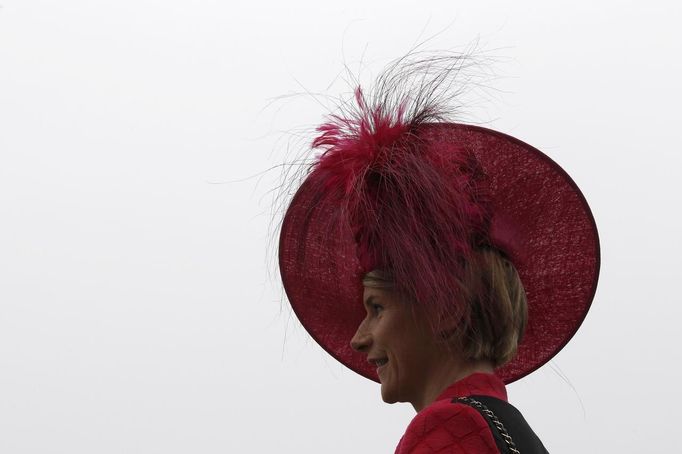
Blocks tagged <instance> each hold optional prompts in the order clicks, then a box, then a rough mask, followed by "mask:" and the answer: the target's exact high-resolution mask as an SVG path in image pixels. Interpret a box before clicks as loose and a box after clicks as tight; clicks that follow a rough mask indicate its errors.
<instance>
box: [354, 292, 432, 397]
mask: <svg viewBox="0 0 682 454" xmlns="http://www.w3.org/2000/svg"><path fill="white" fill-rule="evenodd" d="M363 301H364V305H365V310H366V316H365V318H364V320H363V321H362V323H361V324H360V326H359V327H358V329H357V332H356V333H355V335H354V336H353V339H352V340H351V347H353V349H355V350H357V351H359V352H362V353H365V354H366V355H367V361H368V362H370V363H371V364H372V365H374V366H375V367H376V368H377V369H376V370H377V374H378V376H379V381H380V382H381V396H382V398H383V400H384V402H387V403H395V402H414V401H415V399H419V398H420V396H421V393H423V392H424V391H423V390H424V388H425V382H426V379H427V378H428V377H429V375H430V373H431V372H432V371H433V370H434V368H435V366H437V364H438V363H439V362H440V361H441V360H442V356H441V355H442V351H443V350H442V348H439V346H438V345H436V342H435V341H434V336H433V335H432V334H431V331H430V329H429V328H428V325H427V323H426V320H425V318H423V317H419V316H416V317H415V315H413V311H412V309H411V307H410V306H409V304H408V303H406V302H404V301H402V300H401V299H400V298H399V297H398V296H397V295H396V294H395V293H394V292H393V291H391V290H390V289H379V288H371V287H365V290H364V295H363ZM414 312H417V311H414Z"/></svg>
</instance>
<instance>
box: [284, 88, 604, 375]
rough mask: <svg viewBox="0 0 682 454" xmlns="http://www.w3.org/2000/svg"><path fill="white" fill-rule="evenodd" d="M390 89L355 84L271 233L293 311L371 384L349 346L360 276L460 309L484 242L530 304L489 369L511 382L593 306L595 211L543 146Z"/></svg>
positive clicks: (546, 356) (358, 312) (562, 340)
mask: <svg viewBox="0 0 682 454" xmlns="http://www.w3.org/2000/svg"><path fill="white" fill-rule="evenodd" d="M397 86H399V84H396V87H397ZM431 88H433V87H431ZM395 94H396V93H395V90H394V91H391V92H390V96H386V92H384V96H379V97H378V98H376V99H375V101H374V103H373V104H372V105H371V106H369V104H368V103H367V101H366V99H365V97H364V96H363V94H362V92H361V91H360V89H358V90H357V91H356V103H357V107H358V108H357V109H356V111H354V112H353V113H351V114H347V115H343V116H341V115H339V116H333V117H332V118H331V120H330V121H329V122H328V123H325V124H324V125H322V126H321V127H320V128H318V130H319V131H320V132H321V135H320V136H319V137H318V138H317V139H316V140H315V141H314V142H313V147H314V148H315V147H316V148H322V149H323V150H324V151H323V153H322V154H321V155H320V156H319V157H318V158H317V159H316V161H315V163H314V164H313V165H312V166H311V168H310V171H309V173H308V174H307V176H306V178H305V180H304V181H303V183H302V184H301V186H300V187H299V189H298V191H297V192H296V194H295V196H294V197H293V199H292V201H291V203H290V205H289V207H288V209H287V212H286V215H285V217H284V221H283V223H282V228H281V233H280V245H279V265H280V272H281V275H282V281H283V284H284V289H285V291H286V293H287V296H288V299H289V301H290V303H291V306H292V308H293V310H294V312H295V313H296V315H297V317H298V319H299V320H300V321H301V323H302V324H303V326H304V327H305V328H306V330H307V331H308V332H309V333H310V334H311V336H312V337H313V338H314V339H315V340H316V341H317V343H318V344H320V346H322V348H324V349H325V350H326V351H327V352H328V353H329V354H331V355H332V356H333V357H334V358H336V359H337V360H339V361H340V362H342V363H343V364H344V365H346V366H348V367H349V368H351V369H352V370H354V371H355V372H357V373H359V374H361V375H363V376H365V377H367V378H370V379H372V380H374V381H378V377H377V375H376V371H375V369H374V368H373V367H372V366H371V365H370V364H368V363H367V362H366V358H365V356H364V355H363V354H361V353H358V352H355V351H354V350H352V349H351V347H350V344H349V343H350V339H351V338H352V337H353V334H354V333H355V331H356V329H357V327H358V325H359V324H360V322H361V321H362V319H363V318H364V315H365V312H364V307H363V303H362V292H363V287H362V277H363V276H364V274H365V273H367V272H369V271H371V270H373V269H377V268H378V269H382V270H390V273H391V277H392V280H393V281H394V282H395V284H396V286H397V288H398V290H399V291H400V292H402V293H403V294H406V295H408V296H410V298H411V300H412V301H415V302H416V303H417V304H423V305H425V306H428V308H429V309H431V310H433V311H435V312H437V313H458V314H460V315H461V314H462V313H463V312H462V309H463V303H462V302H461V301H459V300H458V298H457V295H456V291H454V290H452V289H456V288H457V284H458V282H459V281H458V279H459V276H460V275H461V272H462V269H463V267H464V265H465V263H466V260H467V258H468V257H470V254H471V253H472V251H474V250H475V249H477V248H478V247H493V248H495V249H497V250H499V251H501V252H502V253H503V254H504V255H505V256H507V257H508V258H509V259H510V260H511V261H512V262H513V263H514V265H515V267H516V269H517V271H518V273H519V276H520V278H521V282H522V283H523V286H524V288H525V291H526V296H527V299H528V323H527V326H526V331H525V334H524V337H523V340H522V342H521V343H520V344H519V347H518V353H517V355H516V356H515V357H514V358H513V359H512V360H511V361H510V362H509V363H507V364H505V365H503V366H502V367H500V368H498V369H497V370H496V374H497V375H498V376H500V377H501V378H502V379H503V380H504V381H505V382H506V383H510V382H513V381H515V380H518V379H519V378H521V377H523V376H525V375H527V374H529V373H531V372H533V371H534V370H535V369H537V368H539V367H540V366H542V365H543V364H545V363H546V362H547V361H549V360H550V359H551V358H552V357H553V356H554V355H556V354H557V353H558V352H559V351H560V350H561V349H562V348H563V347H564V345H566V343H567V342H568V341H569V340H570V339H571V337H572V336H573V335H574V334H575V332H576V331H577V330H578V328H579V326H580V324H581V323H582V321H583V319H584V318H585V316H586V314H587V311H588V310H589V307H590V304H591V302H592V299H593V297H594V294H595V291H596V287H597V279H598V275H599V263H600V255H599V239H598V235H597V228H596V225H595V222H594V218H593V217H592V213H591V212H590V208H589V206H588V204H587V202H586V201H585V198H584V197H583V195H582V193H581V192H580V190H579V189H578V187H577V186H576V184H575V183H574V182H573V180H572V179H571V178H570V177H569V176H568V174H567V173H566V172H565V171H564V170H563V169H561V167H559V165H558V164H556V163H555V162H554V161H552V160H551V159H550V158H549V157H547V156H546V155H545V154H543V153H542V152H540V151H539V150H537V149H535V148H533V147H532V146H530V145H528V144H526V143H524V142H522V141H520V140H518V139H515V138H514V137H511V136H508V135H505V134H503V133H500V132H496V131H493V130H490V129H486V128H482V127H477V126H471V125H465V124H457V123H452V122H448V121H442V117H440V116H439V115H438V114H437V113H438V112H439V109H437V108H436V107H435V103H433V102H429V101H428V100H427V102H424V100H423V98H420V97H415V96H414V93H409V94H405V95H404V96H402V97H401V96H398V97H396V96H395ZM413 99H418V101H417V102H412V103H411V100H413ZM392 100H393V102H398V104H397V106H396V107H395V108H390V107H389V104H391V102H392ZM396 100H397V101H396Z"/></svg>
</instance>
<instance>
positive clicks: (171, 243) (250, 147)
mask: <svg viewBox="0 0 682 454" xmlns="http://www.w3.org/2000/svg"><path fill="white" fill-rule="evenodd" d="M1 6H2V7H1V8H0V452H2V453H7V454H23V453H41V454H42V453H69V454H74V453H88V454H90V453H102V454H108V453H164V454H169V453H190V452H191V453H206V454H209V453H227V452H254V453H260V452H290V453H294V452H296V453H299V452H300V453H320V452H324V453H348V452H362V453H365V452H366V453H389V452H392V451H393V449H394V447H395V445H396V443H397V442H398V440H399V438H400V436H401V435H402V433H403V431H404V429H405V427H406V425H407V424H408V422H409V421H410V419H411V418H412V416H413V414H414V412H413V410H412V408H411V407H410V406H409V405H406V404H398V405H386V404H384V403H383V402H381V399H380V395H379V388H378V385H376V384H374V383H372V382H369V381H367V380H365V379H363V378H361V377H359V376H356V375H355V374H353V373H352V372H350V371H348V370H346V369H345V368H343V367H342V366H341V365H339V364H337V363H336V362H335V361H334V360H333V359H331V358H329V357H327V355H326V354H325V353H324V352H323V351H322V350H321V349H320V348H319V347H318V346H317V345H316V344H315V343H314V342H313V341H312V340H310V339H309V337H308V336H307V334H306V333H305V331H304V330H303V329H302V328H301V327H300V325H299V324H298V322H297V321H296V320H295V318H294V317H293V316H292V314H291V311H290V310H289V309H288V303H287V302H286V299H285V298H284V297H283V292H282V289H281V287H280V286H279V283H278V280H277V274H276V269H275V268H274V266H273V265H272V255H273V253H272V251H271V252H270V253H269V255H268V252H267V247H266V246H267V244H268V241H269V240H270V239H271V238H272V233H271V230H270V223H271V222H272V220H273V198H272V195H273V193H272V192H271V191H272V189H273V188H276V187H277V185H278V184H279V182H280V174H279V170H277V169H275V170H273V171H270V172H265V173H263V172H264V171H265V170H266V169H268V168H270V167H273V166H276V165H277V164H279V163H281V162H283V161H284V160H286V159H287V156H290V155H291V153H297V152H298V151H299V150H298V149H297V148H296V147H305V146H306V144H307V143H308V142H307V140H308V136H298V135H297V134H298V131H300V130H301V128H309V127H312V126H315V125H316V124H318V123H319V122H320V121H321V120H322V118H323V115H324V114H325V113H327V111H326V110H325V105H326V103H325V101H324V100H325V99H326V98H321V100H322V101H321V103H318V102H317V101H316V99H315V98H314V97H312V96H308V95H297V96H293V97H289V96H288V95H290V94H292V93H301V92H304V91H309V92H316V93H327V94H329V95H332V96H333V95H337V94H339V93H340V92H341V91H343V90H347V89H348V87H347V86H345V85H344V84H343V81H342V80H339V79H338V78H337V76H338V75H339V74H340V73H341V72H342V70H343V64H344V63H346V64H348V65H349V67H351V68H352V69H353V70H354V72H355V73H359V74H360V75H361V80H363V81H364V80H365V78H367V80H371V76H372V75H373V74H376V72H378V71H379V70H380V69H381V67H382V66H383V64H385V63H386V62H387V61H389V60H391V59H393V58H396V57H399V56H401V55H403V54H404V53H405V52H407V51H408V50H409V48H410V47H411V46H412V45H413V44H414V43H415V42H416V41H419V40H420V39H425V38H428V37H429V36H432V35H436V36H435V37H434V38H433V39H432V40H431V41H429V43H428V45H427V46H426V47H427V48H430V49H443V48H455V49H456V48H459V47H461V46H464V45H466V44H468V43H470V42H472V41H475V40H478V42H479V48H480V49H483V50H484V51H486V52H487V55H490V56H494V57H496V58H495V60H496V63H494V64H493V70H494V73H495V74H496V75H497V77H493V78H491V79H490V80H489V87H490V88H491V89H490V90H487V91H486V92H485V93H482V94H481V98H479V101H480V103H478V104H476V105H472V106H471V110H472V112H471V113H472V118H473V119H475V120H476V121H478V122H480V123H481V124H484V125H486V126H488V127H491V128H494V129H498V130H500V131H503V132H506V133H508V134H512V135H514V136H516V137H519V138H520V139H522V140H524V141H526V142H529V143H531V144H533V145H534V146H536V147H538V148H540V149H541V150H543V151H545V152H546V153H547V154H549V155H550V156H551V157H552V158H553V159H555V160H556V161H557V162H558V163H560V164H561V165H562V166H563V167H564V168H565V169H566V170H567V171H568V172H569V173H570V174H571V175H572V176H573V178H574V180H575V181H576V182H577V183H578V185H579V186H580V187H581V189H582V190H583V192H584V194H585V196H586V197H587V199H588V201H589V202H590V204H591V206H592V209H593V211H594V214H595V217H596V220H597V223H598V226H599V229H600V235H601V240H602V274H601V280H600V284H599V289H598V292H597V296H596V299H595V302H594V304H593V308H592V311H591V312H590V314H589V315H588V317H587V319H586V321H585V323H584V325H583V327H582V329H581V330H580V332H579V333H578V334H577V335H576V337H575V338H574V339H573V341H572V342H571V343H570V344H569V345H568V346H567V347H566V348H565V349H564V350H563V351H562V352H561V353H560V354H559V355H558V356H557V357H556V358H555V359H554V360H553V361H552V362H551V363H550V364H548V365H547V366H545V367H543V368H541V369H540V370H538V371H537V372H536V373H534V374H533V375H531V376H529V377H527V378H526V379H523V380H521V381H520V382H518V383H514V384H512V385H510V386H509V394H510V398H511V401H512V402H513V403H515V404H516V405H517V406H518V407H519V408H520V409H521V410H522V411H523V412H524V414H525V415H526V417H527V419H528V420H529V421H530V422H531V424H532V425H533V427H534V429H535V430H536V432H537V433H538V434H539V435H540V436H541V437H542V439H543V441H544V442H545V444H546V446H547V447H548V449H549V450H550V452H553V453H569V452H588V453H603V452H627V453H635V452H680V451H681V450H682V448H680V447H679V437H676V434H677V431H678V428H677V426H678V422H679V418H678V416H677V414H676V413H675V411H674V409H676V408H679V407H680V405H682V395H681V393H680V390H679V382H680V379H682V368H681V367H680V364H679V361H680V355H679V350H678V349H679V344H680V335H679V331H680V318H681V316H682V308H681V307H682V304H681V303H682V301H681V298H680V296H679V294H680V292H679V282H680V279H681V278H682V273H681V271H680V256H681V255H682V245H681V243H680V237H679V235H680V231H682V222H681V220H680V214H679V213H680V205H681V202H682V184H681V183H680V176H679V171H680V168H681V166H682V158H681V157H680V152H681V147H680V146H681V145H682V140H681V139H680V134H679V131H680V125H679V121H680V115H679V112H678V110H679V107H680V105H682V96H681V93H680V89H679V81H680V80H682V64H681V63H680V58H679V57H680V55H682V33H681V32H680V29H679V24H680V21H681V19H682V14H681V8H680V6H679V2H672V1H663V0H652V1H647V2H634V1H599V2H587V1H584V2H576V1H573V2H568V1H560V2H541V1H517V2H503V1H496V2H481V1H457V2H453V1H447V2H446V1H434V0H432V1H422V2H407V1H395V0H394V1H391V2H388V1H384V0H382V1H374V2H364V1H363V2H361V1H356V0H351V1H346V2H342V3H339V2H336V3H332V2H319V1H318V2H313V1H302V0H294V1H291V2H269V3H264V2H258V1H250V2H240V1H236V2H235V1H233V2H225V1H223V2H219V1H215V0H197V1H177V0H166V1H163V2H162V1H158V0H135V1H132V0H117V1H85V0H62V1H38V0H22V1H12V0H4V1H3V2H2V3H1ZM318 99H320V98H318ZM252 175H258V176H257V177H254V178H247V177H250V176H252ZM237 180H239V181H237ZM276 220H277V219H276V215H275V221H276Z"/></svg>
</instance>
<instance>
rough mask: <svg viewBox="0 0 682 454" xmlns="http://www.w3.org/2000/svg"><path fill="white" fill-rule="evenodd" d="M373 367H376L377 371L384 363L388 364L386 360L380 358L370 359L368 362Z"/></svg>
mask: <svg viewBox="0 0 682 454" xmlns="http://www.w3.org/2000/svg"><path fill="white" fill-rule="evenodd" d="M370 362H371V363H372V364H374V366H376V368H377V369H379V368H381V367H382V366H385V365H386V363H388V358H380V359H372V360H370Z"/></svg>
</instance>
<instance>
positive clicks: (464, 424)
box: [396, 399, 499, 454]
mask: <svg viewBox="0 0 682 454" xmlns="http://www.w3.org/2000/svg"><path fill="white" fill-rule="evenodd" d="M435 452H439V453H458V454H473V453H476V454H479V453H480V454H493V453H494V454H497V453H499V451H498V449H497V446H496V444H495V439H494V438H493V434H492V432H491V431H490V428H489V426H488V423H487V422H486V420H485V418H483V416H481V414H480V413H479V412H478V411H477V410H475V409H474V408H472V407H470V406H469V405H466V404H463V403H452V401H451V399H442V400H439V401H436V402H434V403H432V404H431V405H429V406H428V407H426V408H424V409H423V410H422V411H420V412H419V413H417V415H416V416H415V417H414V418H413V419H412V422H410V425H409V426H408V427H407V430H406V431H405V435H403V438H402V439H401V440H400V443H399V444H398V447H397V448H396V454H426V453H435Z"/></svg>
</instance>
